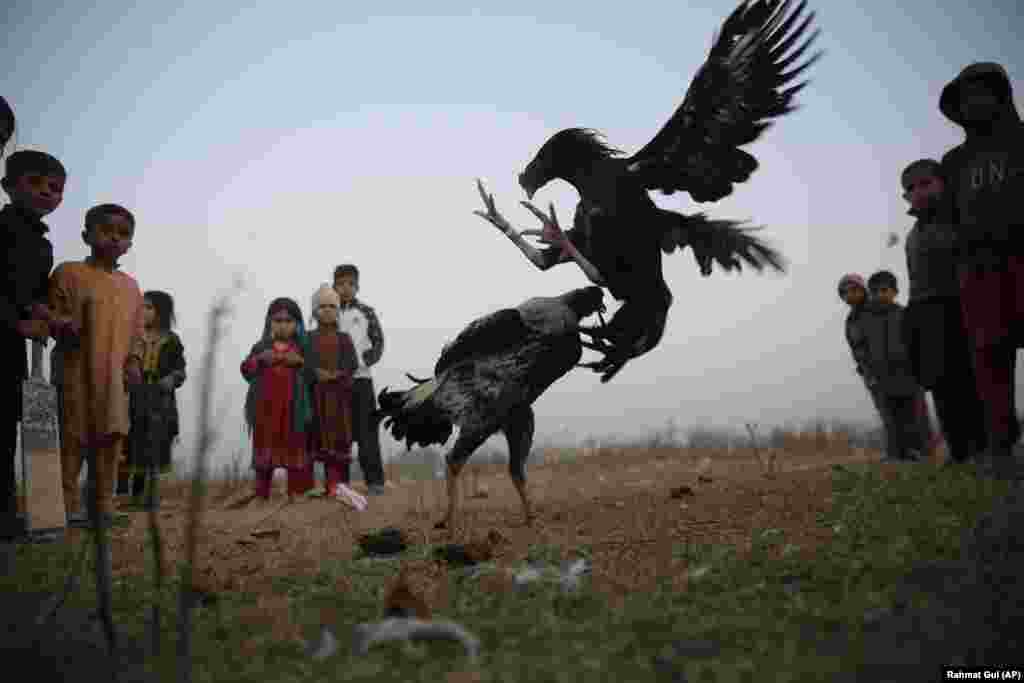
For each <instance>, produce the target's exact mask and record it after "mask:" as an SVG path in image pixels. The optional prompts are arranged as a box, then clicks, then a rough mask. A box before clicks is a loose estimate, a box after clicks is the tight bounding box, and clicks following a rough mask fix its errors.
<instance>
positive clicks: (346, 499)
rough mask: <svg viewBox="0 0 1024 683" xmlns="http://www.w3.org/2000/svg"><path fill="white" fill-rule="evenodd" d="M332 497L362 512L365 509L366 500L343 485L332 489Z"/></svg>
mask: <svg viewBox="0 0 1024 683" xmlns="http://www.w3.org/2000/svg"><path fill="white" fill-rule="evenodd" d="M334 497H335V498H337V499H338V500H340V501H341V502H342V503H345V504H346V505H348V506H350V507H353V508H355V509H356V510H359V511H360V512H362V511H363V510H365V509H366V506H367V501H366V498H364V497H363V496H361V495H359V494H358V493H356V492H355V491H353V490H352V489H351V488H349V487H348V486H346V485H345V484H338V485H337V486H336V487H335V489H334Z"/></svg>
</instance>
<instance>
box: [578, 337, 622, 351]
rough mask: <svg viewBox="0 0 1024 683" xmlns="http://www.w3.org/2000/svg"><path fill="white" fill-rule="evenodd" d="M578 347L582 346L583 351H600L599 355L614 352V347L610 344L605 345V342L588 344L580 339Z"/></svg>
mask: <svg viewBox="0 0 1024 683" xmlns="http://www.w3.org/2000/svg"><path fill="white" fill-rule="evenodd" d="M580 346H582V347H583V348H585V349H590V350H592V351H600V352H601V353H604V354H610V353H612V352H613V351H614V350H615V347H614V346H612V345H611V344H606V343H605V342H601V341H596V340H595V341H593V342H588V341H584V340H582V339H581V340H580Z"/></svg>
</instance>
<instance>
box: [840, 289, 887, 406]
mask: <svg viewBox="0 0 1024 683" xmlns="http://www.w3.org/2000/svg"><path fill="white" fill-rule="evenodd" d="M839 298H841V299H842V300H843V301H845V302H846V305H847V306H849V307H850V312H849V313H848V314H847V315H846V343H847V344H849V345H850V353H851V354H853V363H854V365H855V367H856V368H857V374H858V375H860V377H861V379H862V380H864V386H865V387H866V388H867V390H868V394H869V395H870V396H871V402H872V403H873V404H874V406H875V410H877V411H878V417H879V418H880V419H881V420H882V424H883V425H885V424H887V418H886V417H885V401H884V400H883V398H882V394H881V393H879V391H878V388H879V386H878V380H877V379H876V378H875V377H873V376H872V375H871V372H870V370H869V366H870V355H869V352H868V346H867V338H866V337H865V335H864V329H863V327H862V326H861V320H862V318H863V316H864V306H865V304H867V302H868V288H867V283H866V282H864V278H863V277H861V276H860V275H858V274H856V273H848V274H846V275H844V276H843V277H842V278H840V279H839Z"/></svg>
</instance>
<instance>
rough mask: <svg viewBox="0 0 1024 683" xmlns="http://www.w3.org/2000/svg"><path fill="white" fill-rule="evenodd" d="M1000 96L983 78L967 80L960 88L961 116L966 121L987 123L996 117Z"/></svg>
mask: <svg viewBox="0 0 1024 683" xmlns="http://www.w3.org/2000/svg"><path fill="white" fill-rule="evenodd" d="M998 109H999V97H998V96H997V95H996V93H995V92H994V91H993V90H992V89H991V88H990V87H989V86H988V85H987V84H986V83H985V82H984V81H983V80H981V79H974V80H970V81H967V82H966V83H964V84H963V85H962V86H961V88H960V116H961V118H963V120H964V122H965V123H986V122H988V121H991V120H992V119H994V118H995V117H996V114H997V113H998Z"/></svg>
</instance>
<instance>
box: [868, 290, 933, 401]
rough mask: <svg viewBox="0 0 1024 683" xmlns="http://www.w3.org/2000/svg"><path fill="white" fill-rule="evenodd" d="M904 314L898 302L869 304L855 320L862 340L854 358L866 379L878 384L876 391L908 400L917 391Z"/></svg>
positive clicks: (874, 302)
mask: <svg viewBox="0 0 1024 683" xmlns="http://www.w3.org/2000/svg"><path fill="white" fill-rule="evenodd" d="M903 314H904V309H903V307H902V306H900V305H899V304H897V303H891V304H884V303H882V302H880V301H869V302H867V303H866V304H864V307H863V309H862V311H861V313H860V315H859V316H858V319H857V326H856V327H857V328H858V332H859V334H860V335H861V337H860V339H858V340H857V342H858V344H857V346H856V347H855V349H854V356H855V357H856V358H857V360H858V365H860V366H862V367H863V371H864V372H863V374H864V376H865V379H867V378H871V379H872V380H874V381H877V383H878V384H877V390H878V391H879V392H880V393H882V394H883V395H885V396H903V397H909V396H913V395H915V394H916V393H917V392H918V391H920V388H919V385H918V383H917V380H916V379H915V378H914V374H913V369H912V365H911V359H910V352H909V349H908V348H907V345H906V343H905V340H904V337H903ZM851 346H853V344H852V343H851Z"/></svg>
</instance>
